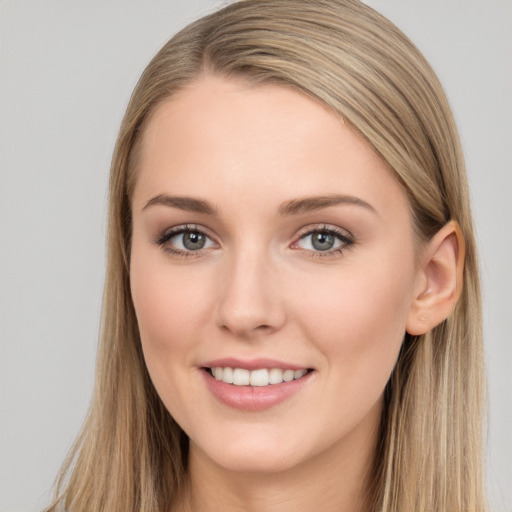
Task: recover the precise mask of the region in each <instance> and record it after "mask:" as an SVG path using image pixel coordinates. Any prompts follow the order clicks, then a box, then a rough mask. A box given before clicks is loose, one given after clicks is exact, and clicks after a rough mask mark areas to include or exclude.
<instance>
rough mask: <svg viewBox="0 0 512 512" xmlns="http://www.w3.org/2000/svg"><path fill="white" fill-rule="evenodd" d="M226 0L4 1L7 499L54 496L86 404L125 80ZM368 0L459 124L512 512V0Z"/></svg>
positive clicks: (495, 473) (495, 433) (501, 493)
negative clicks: (437, 82)
mask: <svg viewBox="0 0 512 512" xmlns="http://www.w3.org/2000/svg"><path fill="white" fill-rule="evenodd" d="M222 3H227V2H218V1H214V0H186V1H185V0H180V1H177V0H166V1H158V0H137V1H130V0H60V1H58V0H39V1H36V0H3V1H0V38H1V39H0V66H1V67H0V72H1V74H0V165H1V167H0V169H1V174H0V237H1V238H0V340H1V341H0V343H1V344H0V486H1V487H0V511H1V512H32V511H36V510H40V509H41V508H42V507H43V506H44V504H46V503H47V502H48V499H49V498H48V497H49V492H50V488H51V485H52V482H53V479H54V477H55V475H56V473H57V470H58V468H59V465H60V463H61V462H62V460H63V458H64V455H65V453H66V451H67V450H68V449H69V447H70V445H71V443H72V441H73V439H74V437H75V435H76V433H77V431H78V429H79V427H80V424H81V422H82V420H83V418H84V414H85V412H86V409H87V406H88V402H89V399H90V395H91V391H92V385H93V373H94V360H95V350H96V343H97V334H98V325H99V315H100V304H101V294H102V282H103V273H104V235H105V229H104V224H105V211H106V183H107V176H108V169H109V160H110V156H111V153H112V149H113V145H114V141H115V137H116V133H117V129H118V127H119V123H120V120H121V117H122V115H123V111H124V108H125V107H126V104H127V101H128V98H129V95H130V93H131V90H132V88H133V87H134V85H135V83H136V81H137V79H138V76H139V75H140V73H141V71H142V70H143V68H144V66H145V65H146V64H147V62H148V61H149V59H150V58H151V57H152V56H153V54H154V53H155V52H156V51H157V50H158V49H159V47H160V46H161V45H162V44H163V43H164V42H165V41H166V40H167V39H168V38H169V37H170V36H171V35H172V34H173V33H174V32H175V31H176V30H177V29H178V28H180V27H182V26H183V25H185V24H186V23H187V22H189V21H191V20H193V19H195V18H196V17H197V16H199V15H200V14H204V13H207V12H210V11H212V10H214V9H215V8H217V7H219V6H220V5H222ZM369 3H370V4H371V5H372V6H374V7H375V8H377V9H378V10H379V11H381V12H382V13H383V14H385V15H387V16H388V17H389V18H390V19H392V20H393V21H394V22H395V23H396V24H397V25H398V26H399V27H401V28H402V30H404V32H405V33H406V34H407V35H409V37H411V38H412V40H413V41H414V42H415V43H416V44H417V45H418V46H419V48H420V49H421V50H422V51H423V52H424V54H425V55H426V57H427V58H428V59H429V60H430V61H431V63H432V64H433V66H434V68H435V69H436V71H437V72H438V74H439V75H440V78H441V81H442V82H443V84H444V86H445V88H446V91H447V94H448V96H449V99H450V101H451V103H452V106H453V109H454V111H455V116H456V119H457V122H458V125H459V129H460V133H461V137H462V141H463V145H464V150H465V153H466V158H467V163H468V172H469V179H470V186H471V190H472V199H473V207H474V214H475V219H476V226H477V235H478V240H479V246H480V250H481V267H482V279H483V284H484V297H485V304H484V310H485V335H486V341H485V343H486V353H487V372H488V377H489V388H490V407H489V409H490V421H489V441H488V453H489V456H488V458H489V462H488V480H489V486H490V494H491V502H492V503H493V506H494V507H493V510H496V511H499V512H501V511H506V512H510V511H512V399H511V396H512V371H511V367H512V339H511V332H512V293H511V290H512V271H511V267H512V207H511V202H512V149H511V147H512V138H511V137H512V2H511V1H510V0H460V1H458V0H371V1H369ZM404 512H405V511H404ZM411 512H412V511H411Z"/></svg>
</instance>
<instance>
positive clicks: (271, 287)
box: [216, 251, 286, 339]
mask: <svg viewBox="0 0 512 512" xmlns="http://www.w3.org/2000/svg"><path fill="white" fill-rule="evenodd" d="M270 259H271V258H268V257H266V256H265V255H264V254H262V253H261V252H258V253H257V252H255V251H254V252H251V253H250V254H248V252H247V251H245V252H244V253H240V254H239V255H238V256H237V257H233V258H232V259H231V260H230V261H229V262H226V269H225V272H223V275H222V277H221V279H220V281H222V282H221V284H220V287H219V298H218V302H217V305H216V322H217V325H218V326H219V327H220V328H221V329H223V330H225V331H229V332H230V333H232V334H233V335H235V336H236V337H238V338H241V339H252V338H255V337H258V336H261V335H265V334H271V333H274V332H276V331H278V330H279V329H280V328H281V327H282V326H283V324H284V323H285V321H286V312H285V307H284V300H283V299H284V297H283V289H282V286H281V285H280V282H279V277H278V271H277V269H276V268H275V265H273V264H272V262H271V261H270Z"/></svg>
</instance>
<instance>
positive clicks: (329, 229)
mask: <svg viewBox="0 0 512 512" xmlns="http://www.w3.org/2000/svg"><path fill="white" fill-rule="evenodd" d="M315 233H327V234H329V235H332V236H334V237H335V238H336V239H338V240H339V241H340V242H341V245H340V246H339V247H337V248H335V249H330V250H327V251H313V250H309V249H301V248H300V247H298V248H297V250H301V251H302V252H304V253H305V254H306V255H307V256H308V257H310V258H335V257H336V256H340V255H341V254H342V253H343V252H345V251H346V250H347V249H348V248H349V247H350V246H352V245H354V244H355V241H354V238H353V236H352V235H351V234H349V233H348V232H347V231H342V230H341V229H339V228H337V227H335V226H327V225H325V224H324V225H320V226H313V227H308V229H307V230H306V231H304V232H302V233H300V234H299V237H298V240H297V242H294V243H293V244H292V247H293V246H296V245H297V244H298V242H299V241H301V240H303V239H305V238H306V237H308V236H311V235H313V234H315Z"/></svg>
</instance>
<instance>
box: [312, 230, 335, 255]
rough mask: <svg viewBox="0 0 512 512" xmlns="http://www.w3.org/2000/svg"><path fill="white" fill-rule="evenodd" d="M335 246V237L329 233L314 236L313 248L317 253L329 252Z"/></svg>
mask: <svg viewBox="0 0 512 512" xmlns="http://www.w3.org/2000/svg"><path fill="white" fill-rule="evenodd" d="M333 246H334V236H333V235H331V234H329V233H315V234H314V235H313V247H314V248H315V249H316V250H317V251H328V250H329V249H332V248H333Z"/></svg>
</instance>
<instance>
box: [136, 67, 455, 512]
mask: <svg viewBox="0 0 512 512" xmlns="http://www.w3.org/2000/svg"><path fill="white" fill-rule="evenodd" d="M138 173H139V174H138V177H137V182H136V186H135V190H134V195H133V202H132V206H133V241H132V252H131V270H130V272H131V276H130V277H131V286H132V295H133V301H134V305H135V310H136V314H137V319H138V323H139V328H140V333H141V340H142V346H143V351H144V355H145V359H146V364H147V367H148V370H149V373H150V375H151V378H152V381H153V383H154V385H155V387H156V389H157V391H158V393H159V395H160V397H161V398H162V400H163V402H164V403H165V405H166V407H167V408H168V410H169V411H170V413H171V414H172V415H173V416H174V418H175V419H176V420H177V421H178V423H179V424H180V425H181V427H182V428H183V429H184V431H185V432H186V433H187V434H188V436H189V438H190V464H189V491H190V492H189V496H191V497H192V498H191V502H192V505H191V506H192V508H193V509H195V510H201V511H202V512H208V511H213V510H222V511H226V510H227V511H229V510H233V511H234V510H237V511H240V510H247V511H258V512H270V511H277V510H279V511H282V510H295V511H297V510H298V511H310V510H316V509H318V510H322V511H330V510H333V511H334V510H338V511H339V510H343V511H358V510H363V509H364V495H365V493H366V491H367V486H368V481H369V469H370V467H371V461H372V457H373V453H374V448H375V441H376V433H377V431H378V425H379V419H380V415H381V411H382V394H383V390H384V387H385V385H386V382H387V381H388V379H389V376H390V373H391V371H392V369H393V367H394V364H395V362H396V359H397V357H398V353H399V350H400V346H401V343H402V340H403V337H404V334H405V332H406V329H407V326H408V324H410V323H411V322H412V323H414V319H415V318H419V317H421V319H420V320H421V321H423V322H424V323H425V320H424V319H425V314H424V312H421V311H420V312H419V311H418V305H417V297H418V296H420V295H421V293H422V292H423V294H425V290H426V291H427V292H428V293H430V297H432V296H433V295H435V293H434V292H435V289H432V286H434V285H435V283H430V284H429V283H428V279H427V277H426V273H425V271H424V267H421V266H420V265H419V264H418V261H421V255H418V250H417V245H416V244H415V241H414V236H413V229H412V224H411V215H410V212H409V205H408V202H407V199H406V197H405V194H404V192H403V190H402V188H401V186H400V185H399V184H398V183H397V181H396V180H395V179H394V177H393V174H392V173H391V171H390V170H389V169H388V168H387V166H386V164H385V163H384V162H383V161H382V160H381V159H380V158H379V157H378V156H377V155H376V153H375V152H374V151H373V150H372V148H371V147H370V146H369V145H368V144H367V143H366V142H365V141H364V140H363V139H362V138H361V137H360V136H359V135H358V134H356V133H355V132H354V131H353V130H352V129H351V128H350V127H348V126H347V125H346V124H344V123H343V121H342V120H340V118H339V117H337V116H336V115H334V114H333V113H332V112H330V111H329V110H327V109H326V108H325V107H323V106H322V105H320V104H319V103H317V102H315V101H314V100H313V99H311V98H309V97H307V96H305V95H303V94H301V93H299V92H296V91H293V90H291V89H288V88H286V87H283V86H277V85H265V86H261V85H260V86H256V87H255V86H251V85H249V84H247V83H245V82H243V81H238V80H233V79H225V78H221V77H214V76H203V77H201V78H199V79H197V80H196V81H195V82H194V83H192V84H191V85H189V86H188V87H187V88H186V89H185V90H183V91H181V92H180V93H179V94H177V95H175V96H173V97H172V98H170V99H169V100H167V101H166V102H165V103H163V104H162V105H160V106H159V107H158V108H157V109H156V111H155V112H154V114H153V116H152V118H151V120H150V122H149V123H148V126H147V128H146V131H145V133H144V138H143V144H142V154H141V160H140V165H139V169H138ZM162 195H169V196H179V197H192V198H196V199H200V200H202V201H206V202H208V203H209V204H210V205H211V206H212V208H213V209H214V210H215V212H216V213H215V215H211V214H208V213H205V212H197V211H189V210H187V209H183V208H181V207H176V203H175V204H174V206H173V205H171V204H161V203H159V202H158V201H153V203H152V204H149V205H148V203H149V202H150V201H151V200H152V199H153V198H155V197H158V196H162ZM333 195H343V196H350V197H351V198H357V200H360V201H364V205H363V204H357V202H354V201H352V202H348V203H346V202H344V203H340V204H337V205H331V206H325V207H319V208H316V209H314V210H310V211H299V212H291V213H288V214H285V215H283V214H282V213H279V211H280V208H281V210H282V207H283V205H284V204H287V202H290V201H294V200H298V199H304V198H307V197H311V196H320V197H332V196H333ZM181 206H183V205H181ZM183 225H189V226H190V225H192V226H193V229H196V230H197V229H199V230H201V231H202V232H204V233H205V234H206V235H207V236H208V237H209V238H208V243H207V244H206V246H205V248H204V249H201V250H198V251H188V253H187V257H183V254H176V253H174V252H172V251H173V250H174V251H176V250H179V248H180V247H181V248H182V249H181V250H182V252H183V246H181V245H180V244H181V243H182V241H183V237H182V236H181V235H176V236H175V237H174V238H172V239H171V240H170V241H169V240H168V241H167V242H166V243H165V244H164V245H159V244H158V243H156V242H157V241H158V240H159V239H161V238H162V236H163V234H165V233H166V232H168V230H169V229H170V228H173V227H179V226H183ZM324 227H328V228H335V229H337V230H338V231H340V232H341V233H342V234H343V236H345V237H348V238H349V239H350V241H351V242H352V243H342V242H336V243H337V244H340V245H339V247H340V248H341V252H339V251H336V252H335V251H327V252H322V251H318V250H315V248H314V247H313V246H312V245H311V237H310V236H309V235H307V233H308V232H310V231H311V230H312V229H317V230H319V229H324ZM452 232H453V230H452V231H450V233H452ZM450 233H448V235H447V236H444V237H443V240H444V239H445V238H449V239H450V240H451V239H453V238H454V237H453V236H450ZM445 235H446V234H445ZM451 246H453V244H452V245H451ZM451 246H450V247H451ZM450 247H448V250H447V254H448V253H449V250H450ZM447 259H450V258H449V254H448V256H447ZM452 259H453V258H452ZM437 274H439V272H437V273H436V275H437ZM429 286H430V288H429ZM428 293H427V295H428ZM428 327H429V326H425V328H428ZM221 357H236V358H239V359H243V360H247V359H253V358H258V357H265V358H272V359H277V360H280V361H286V362H289V363H290V364H295V365H297V366H300V367H305V368H311V369H313V370H314V371H313V372H312V374H311V375H310V376H309V378H308V380H307V382H306V383H305V384H304V385H303V386H302V388H301V389H300V391H299V392H298V393H296V394H294V395H293V396H292V397H290V398H288V399H287V400H285V401H284V402H282V403H280V404H278V405H276V406H273V407H271V408H269V409H265V410H262V411H251V412H247V411H240V410H237V409H234V408H231V407H228V406H227V405H225V404H222V403H220V402H219V401H218V400H217V399H216V398H215V397H214V396H213V395H212V394H211V393H210V391H209V390H208V388H207V386H206V385H205V378H204V371H203V370H202V369H201V365H202V364H204V362H205V361H210V360H213V359H216V358H221Z"/></svg>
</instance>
